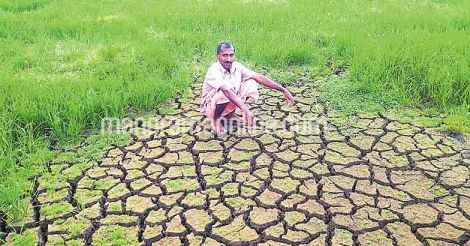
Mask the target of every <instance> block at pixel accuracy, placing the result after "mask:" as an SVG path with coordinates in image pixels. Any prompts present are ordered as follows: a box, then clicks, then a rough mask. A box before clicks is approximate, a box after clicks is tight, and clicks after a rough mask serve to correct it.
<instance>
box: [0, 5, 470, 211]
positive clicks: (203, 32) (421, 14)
mask: <svg viewBox="0 0 470 246" xmlns="http://www.w3.org/2000/svg"><path fill="white" fill-rule="evenodd" d="M468 6H470V1H469V0H461V1H459V0H448V1H445V0H440V1H437V0H436V1H430V0H422V1H403V0H400V1H399V0H397V1H341V0H340V1H319V0H310V1H288V0H279V1H275V0H272V1H267V0H266V1H263V0H257V1H254V0H253V1H250V0H242V1H189V0H184V1H183V0H181V1H180V0H176V1H171V3H170V1H145V0H142V1H137V0H127V1H112V0H109V1H88V0H84V1H78V2H77V1H70V0H24V1H8V0H2V1H0V39H1V45H0V53H1V56H0V59H1V62H0V77H1V82H0V95H1V96H0V211H1V214H2V215H5V214H6V215H7V217H8V218H9V219H10V220H12V219H15V218H16V217H19V216H20V215H21V206H22V203H23V201H24V200H23V197H24V195H25V194H26V193H27V192H28V190H29V189H30V187H31V184H32V182H29V181H28V178H29V177H31V176H32V175H33V174H39V173H40V172H41V170H43V169H44V167H45V163H47V161H48V160H49V158H50V157H51V156H52V155H54V152H53V151H50V150H49V147H50V145H51V143H52V144H54V143H58V144H60V145H65V144H68V143H70V142H73V141H76V140H77V139H80V138H81V137H83V135H84V134H85V133H87V132H89V131H90V130H93V129H96V128H97V127H99V123H100V119H101V118H102V117H105V116H108V117H111V116H113V117H124V116H127V115H128V114H129V112H134V111H149V110H154V109H155V108H157V107H158V105H160V103H162V102H163V101H164V100H165V99H167V98H169V97H172V96H175V95H176V94H177V93H184V91H185V90H186V89H187V88H188V85H189V84H190V83H191V81H192V77H193V76H196V75H198V76H203V75H204V72H205V69H206V68H207V66H208V65H209V64H210V62H212V61H213V60H214V52H215V45H216V44H217V42H219V41H221V40H226V39H230V40H232V41H233V42H234V44H235V46H236V49H237V56H238V58H239V60H241V61H243V62H245V63H246V64H247V65H249V66H250V67H252V68H254V69H255V70H256V69H262V70H263V71H269V73H268V75H270V76H271V77H272V78H274V79H276V80H278V81H280V82H283V83H287V84H288V83H289V82H292V81H295V80H296V78H298V76H299V74H301V73H307V74H308V76H311V77H312V79H313V80H320V81H322V82H321V83H320V90H321V91H322V92H323V96H324V97H325V98H326V99H327V100H329V101H330V102H331V104H332V105H333V106H336V107H338V108H339V109H342V110H343V111H344V112H346V113H353V112H358V111H366V112H367V111H381V110H387V109H390V108H397V107H401V108H413V109H416V108H417V109H419V110H421V111H425V112H431V113H432V114H444V115H445V117H446V118H445V119H444V121H445V123H446V128H445V129H443V130H446V131H450V132H464V133H465V132H468V131H469V129H470V116H469V113H468V112H469V105H470V42H469V41H468V40H470V8H468ZM332 74H341V76H340V77H337V76H336V77H334V78H333V77H332V76H330V75H332Z"/></svg>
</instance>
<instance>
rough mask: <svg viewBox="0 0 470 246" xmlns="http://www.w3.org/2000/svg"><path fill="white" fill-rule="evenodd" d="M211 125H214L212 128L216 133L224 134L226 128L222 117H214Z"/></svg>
mask: <svg viewBox="0 0 470 246" xmlns="http://www.w3.org/2000/svg"><path fill="white" fill-rule="evenodd" d="M211 127H212V130H214V132H215V133H216V134H222V133H224V132H225V128H224V127H223V126H222V124H221V122H220V119H212V120H211Z"/></svg>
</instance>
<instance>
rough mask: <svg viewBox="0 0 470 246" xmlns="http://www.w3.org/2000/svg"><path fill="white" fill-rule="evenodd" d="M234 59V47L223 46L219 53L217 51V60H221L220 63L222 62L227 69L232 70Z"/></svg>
mask: <svg viewBox="0 0 470 246" xmlns="http://www.w3.org/2000/svg"><path fill="white" fill-rule="evenodd" d="M234 59H235V52H234V51H233V49H232V48H223V49H222V50H221V51H220V52H219V53H217V60H219V62H220V64H222V67H224V68H225V69H226V70H227V71H230V68H231V67H232V63H233V60H234Z"/></svg>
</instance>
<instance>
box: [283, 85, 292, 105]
mask: <svg viewBox="0 0 470 246" xmlns="http://www.w3.org/2000/svg"><path fill="white" fill-rule="evenodd" d="M282 93H284V98H285V99H286V102H287V105H289V106H293V105H294V103H295V99H294V96H292V94H291V93H290V92H289V91H288V90H287V89H286V88H284V90H283V91H282Z"/></svg>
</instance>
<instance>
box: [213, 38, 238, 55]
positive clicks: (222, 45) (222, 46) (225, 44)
mask: <svg viewBox="0 0 470 246" xmlns="http://www.w3.org/2000/svg"><path fill="white" fill-rule="evenodd" d="M226 48H230V49H233V52H235V46H233V44H232V42H231V41H228V40H227V41H222V42H220V43H219V44H218V45H217V54H219V53H220V52H221V51H222V49H226Z"/></svg>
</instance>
